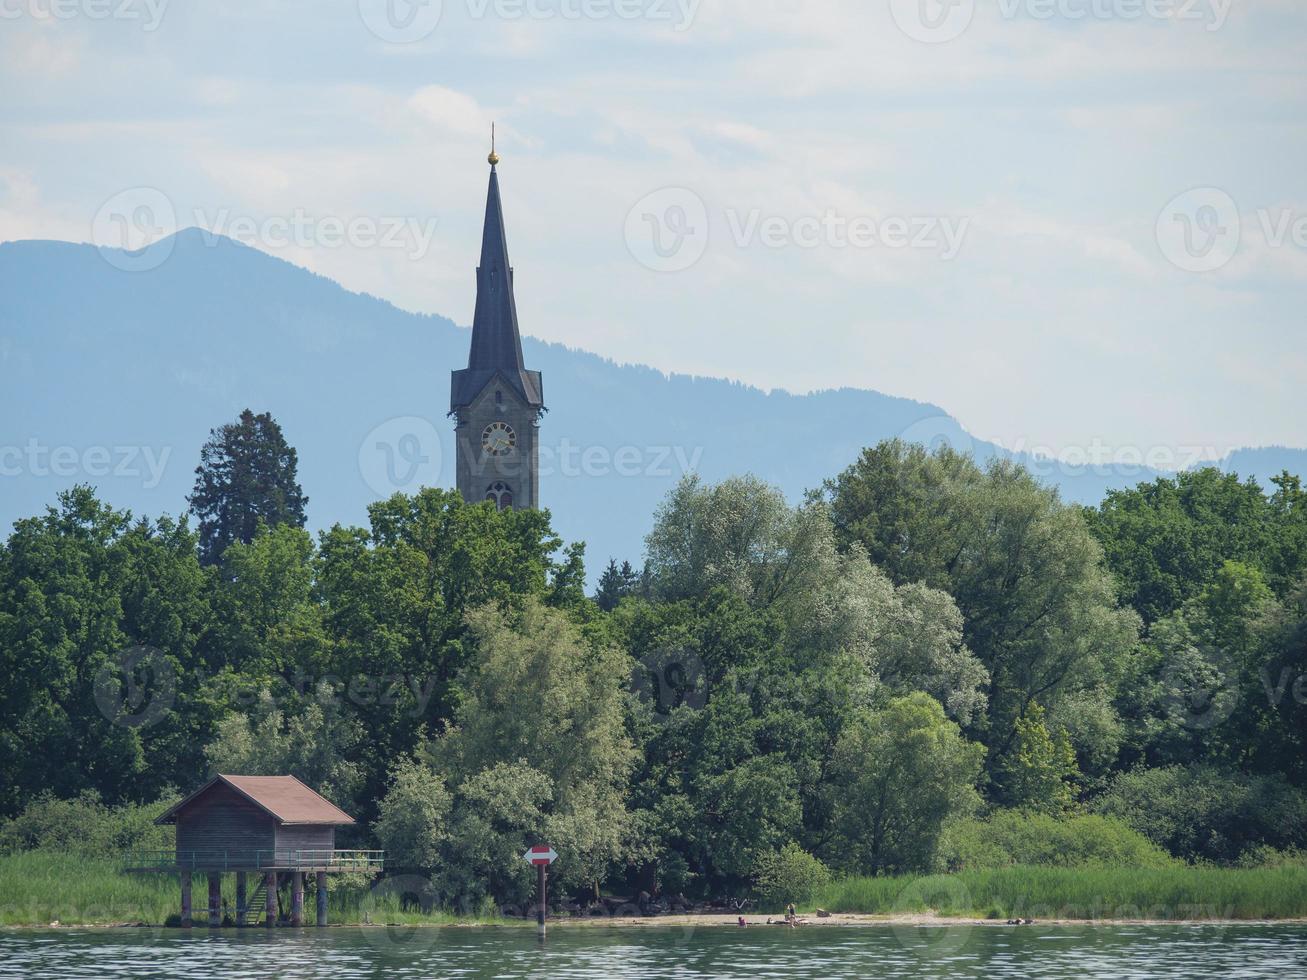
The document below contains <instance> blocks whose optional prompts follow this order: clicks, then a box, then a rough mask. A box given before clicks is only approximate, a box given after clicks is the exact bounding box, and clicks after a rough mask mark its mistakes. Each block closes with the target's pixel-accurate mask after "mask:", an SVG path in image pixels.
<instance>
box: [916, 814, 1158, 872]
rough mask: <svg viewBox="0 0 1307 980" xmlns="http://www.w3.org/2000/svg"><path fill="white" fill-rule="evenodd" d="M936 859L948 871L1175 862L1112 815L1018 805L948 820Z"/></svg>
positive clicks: (1142, 865)
mask: <svg viewBox="0 0 1307 980" xmlns="http://www.w3.org/2000/svg"><path fill="white" fill-rule="evenodd" d="M940 858H941V865H942V867H943V868H944V869H946V870H949V871H968V870H978V869H983V868H1004V867H1009V866H1012V865H1044V866H1053V867H1063V868H1074V867H1084V866H1099V867H1113V868H1162V867H1166V866H1168V865H1170V864H1172V863H1174V861H1173V859H1172V858H1171V857H1170V856H1169V855H1168V854H1167V853H1166V852H1165V851H1164V850H1162V848H1160V847H1158V846H1157V845H1156V844H1154V843H1153V842H1152V841H1150V840H1149V839H1148V838H1146V837H1144V836H1143V835H1142V834H1140V833H1138V832H1137V831H1135V830H1132V829H1130V827H1128V826H1127V825H1126V824H1125V823H1123V822H1121V821H1120V820H1117V819H1115V818H1112V817H1103V816H1097V815H1083V816H1074V817H1063V818H1057V817H1053V816H1049V815H1047V814H1042V813H1033V812H1029V811H1020V810H998V811H996V812H994V813H993V814H991V815H990V816H989V817H988V818H987V819H984V820H959V821H955V822H953V823H950V824H949V825H948V826H947V827H946V828H945V830H944V834H943V840H942V843H941V847H940Z"/></svg>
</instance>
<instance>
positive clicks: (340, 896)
mask: <svg viewBox="0 0 1307 980" xmlns="http://www.w3.org/2000/svg"><path fill="white" fill-rule="evenodd" d="M332 878H333V881H332V890H331V891H329V892H328V917H329V919H330V921H331V922H333V923H337V924H348V923H358V922H364V921H369V922H373V923H399V924H413V925H416V924H423V925H454V924H458V925H468V924H478V925H493V924H518V921H519V920H516V919H499V918H495V917H493V916H489V917H487V916H457V915H452V914H449V913H445V912H434V913H432V914H429V915H424V914H422V913H421V912H419V911H416V910H413V911H405V910H404V909H402V908H401V903H400V899H399V896H397V895H393V894H389V895H387V894H382V895H379V896H377V895H372V894H371V893H370V892H369V889H368V884H369V882H368V881H367V880H366V879H364V878H363V877H362V876H358V875H342V876H335V875H333V876H332ZM250 887H251V889H252V888H253V887H254V884H253V881H252V880H251V884H250ZM192 888H193V893H192V902H193V908H194V913H195V921H196V922H201V921H203V920H204V917H205V915H206V912H205V909H206V908H207V903H208V890H207V888H208V886H207V884H206V879H205V878H204V876H203V875H198V874H197V875H196V876H195V878H194V881H193V883H192ZM222 898H223V901H224V902H225V903H226V906H227V911H228V913H231V911H232V910H233V909H234V908H235V905H236V881H235V875H232V874H228V875H224V876H223V882H222ZM282 900H283V903H284V902H286V901H287V898H286V894H285V891H284V890H283V896H282ZM180 905H181V886H180V884H179V883H178V880H177V876H176V875H166V874H125V873H124V872H122V871H121V870H120V868H119V865H118V863H117V862H115V861H110V860H106V859H96V858H88V857H83V856H80V855H75V854H70V853H66V852H56V851H39V850H38V851H24V852H19V853H15V854H0V926H29V925H49V924H50V923H52V922H59V923H60V924H61V925H120V924H145V925H153V926H157V925H163V924H164V923H166V922H167V921H168V918H169V917H170V916H173V917H175V916H177V914H178V912H179V908H180ZM304 908H305V915H306V917H308V918H309V919H310V920H312V917H313V914H314V913H313V909H314V904H313V895H312V894H311V886H310V893H309V894H306V896H305V901H304Z"/></svg>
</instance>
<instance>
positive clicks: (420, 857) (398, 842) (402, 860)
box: [372, 758, 453, 869]
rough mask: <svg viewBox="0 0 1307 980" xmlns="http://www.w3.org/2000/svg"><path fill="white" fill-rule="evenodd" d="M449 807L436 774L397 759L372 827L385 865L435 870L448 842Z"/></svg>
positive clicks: (413, 761)
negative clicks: (384, 855)
mask: <svg viewBox="0 0 1307 980" xmlns="http://www.w3.org/2000/svg"><path fill="white" fill-rule="evenodd" d="M452 805H453V798H452V797H451V796H450V794H449V790H447V789H446V788H445V782H444V780H443V779H441V778H440V776H439V775H438V774H437V773H435V772H433V771H432V770H431V768H430V767H428V766H425V765H423V764H422V763H420V762H417V761H415V760H414V759H411V758H404V759H401V760H400V761H399V762H398V763H397V764H396V765H395V768H394V769H392V770H391V773H390V785H389V786H388V787H387V789H386V795H385V796H384V797H383V798H382V800H381V806H380V816H379V817H378V818H377V822H376V823H375V824H374V825H373V827H372V831H373V833H374V834H375V835H376V837H377V843H378V844H380V845H381V847H382V848H384V849H385V851H386V862H387V864H389V865H390V866H391V867H392V868H393V867H400V868H420V869H431V868H435V867H437V866H438V865H439V864H440V860H441V855H442V850H441V848H442V846H443V845H444V844H445V842H446V841H447V840H448V839H449V811H450V808H451V807H452Z"/></svg>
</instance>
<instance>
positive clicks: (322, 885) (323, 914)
mask: <svg viewBox="0 0 1307 980" xmlns="http://www.w3.org/2000/svg"><path fill="white" fill-rule="evenodd" d="M317 884H318V895H317V898H318V925H320V926H325V925H326V924H327V872H325V871H319V872H318V878H317Z"/></svg>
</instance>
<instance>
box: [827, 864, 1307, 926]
mask: <svg viewBox="0 0 1307 980" xmlns="http://www.w3.org/2000/svg"><path fill="white" fill-rule="evenodd" d="M812 905H813V906H814V907H816V908H823V909H827V910H829V911H831V912H863V913H871V914H884V915H890V914H911V913H917V912H927V911H935V912H937V913H938V914H940V915H959V916H971V917H976V918H991V919H1009V918H1016V917H1022V918H1033V919H1165V920H1184V919H1190V920H1192V919H1199V920H1204V919H1290V918H1304V917H1307V868H1302V867H1280V868H1248V869H1243V868H1240V869H1234V868H1195V867H1188V866H1184V865H1180V866H1177V867H1173V868H1144V869H1135V868H1093V867H1088V868H1048V867H1011V868H1000V869H995V870H990V871H964V872H961V873H959V874H954V875H935V876H922V877H914V876H907V877H895V878H848V879H844V880H842V881H837V882H834V883H832V884H831V885H829V886H827V887H826V888H824V889H822V891H821V892H820V893H819V894H818V895H817V896H816V900H815V901H814V902H813V903H812Z"/></svg>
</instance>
